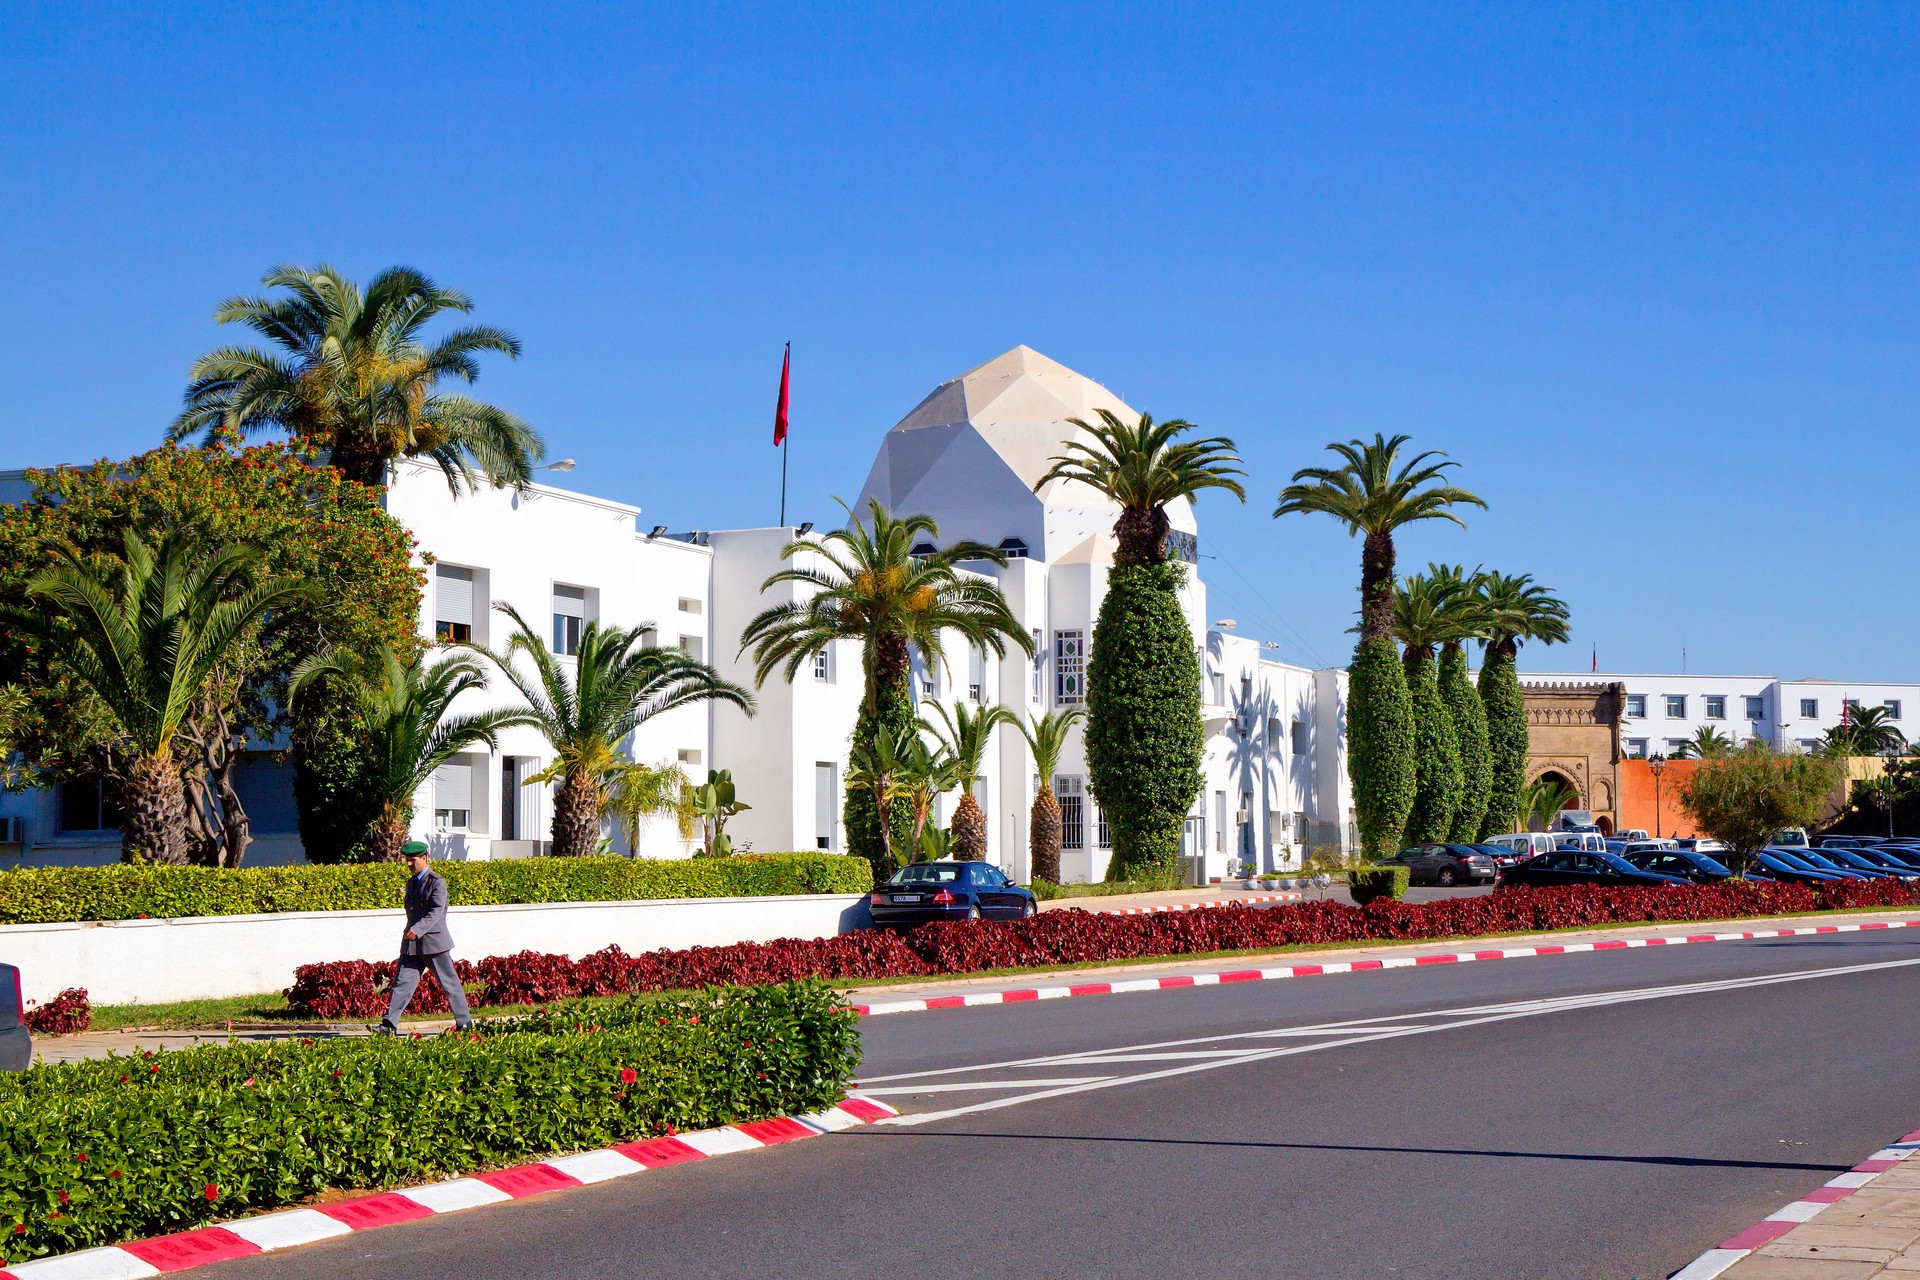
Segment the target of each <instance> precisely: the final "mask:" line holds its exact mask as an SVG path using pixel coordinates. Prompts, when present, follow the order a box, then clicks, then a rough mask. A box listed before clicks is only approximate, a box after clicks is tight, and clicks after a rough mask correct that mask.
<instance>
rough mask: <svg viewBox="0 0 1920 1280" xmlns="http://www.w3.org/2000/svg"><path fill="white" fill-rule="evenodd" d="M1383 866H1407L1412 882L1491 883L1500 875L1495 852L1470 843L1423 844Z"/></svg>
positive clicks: (1388, 860) (1383, 863)
mask: <svg viewBox="0 0 1920 1280" xmlns="http://www.w3.org/2000/svg"><path fill="white" fill-rule="evenodd" d="M1380 865H1381V866H1386V867H1405V868H1407V872H1408V875H1407V879H1408V881H1409V882H1410V883H1412V884H1437V885H1455V884H1492V883H1493V882H1494V880H1495V879H1496V878H1497V877H1498V876H1499V874H1500V867H1499V864H1497V863H1495V862H1494V860H1493V855H1491V854H1489V853H1486V852H1485V851H1483V850H1480V849H1476V848H1474V847H1473V846H1472V845H1470V844H1422V845H1415V846H1414V847H1413V848H1411V849H1402V850H1401V851H1400V852H1399V853H1396V854H1394V855H1393V856H1392V857H1391V858H1382V859H1381V860H1380Z"/></svg>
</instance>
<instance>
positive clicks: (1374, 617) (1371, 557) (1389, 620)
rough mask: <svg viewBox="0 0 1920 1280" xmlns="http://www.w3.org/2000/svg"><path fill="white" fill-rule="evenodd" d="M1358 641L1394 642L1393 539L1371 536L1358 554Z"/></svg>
mask: <svg viewBox="0 0 1920 1280" xmlns="http://www.w3.org/2000/svg"><path fill="white" fill-rule="evenodd" d="M1360 638H1361V639H1362V640H1374V639H1379V640H1392V639H1393V535H1392V534H1391V533H1370V534H1368V535H1367V540H1366V543H1365V545H1364V546H1363V548H1362V549H1361V552H1360Z"/></svg>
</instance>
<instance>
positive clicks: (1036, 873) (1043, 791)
mask: <svg viewBox="0 0 1920 1280" xmlns="http://www.w3.org/2000/svg"><path fill="white" fill-rule="evenodd" d="M1027 858H1028V861H1030V862H1031V863H1032V864H1033V866H1032V867H1031V868H1030V870H1029V875H1030V876H1031V877H1032V878H1033V879H1035V880H1045V881H1046V882H1047V883H1048V884H1059V883H1060V802H1059V801H1058V800H1056V799H1054V798H1053V788H1052V787H1050V786H1048V785H1047V784H1046V783H1044V782H1043V783H1041V784H1040V791H1039V793H1038V794H1037V795H1035V796H1034V797H1033V808H1032V810H1031V811H1029V812H1028V814H1027Z"/></svg>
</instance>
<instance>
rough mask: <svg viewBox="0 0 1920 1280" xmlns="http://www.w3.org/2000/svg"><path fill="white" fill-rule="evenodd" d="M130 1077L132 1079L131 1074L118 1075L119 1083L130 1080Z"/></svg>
mask: <svg viewBox="0 0 1920 1280" xmlns="http://www.w3.org/2000/svg"><path fill="white" fill-rule="evenodd" d="M131 1079H133V1077H132V1076H121V1077H120V1083H121V1084H125V1083H126V1082H127V1081H129V1080H131Z"/></svg>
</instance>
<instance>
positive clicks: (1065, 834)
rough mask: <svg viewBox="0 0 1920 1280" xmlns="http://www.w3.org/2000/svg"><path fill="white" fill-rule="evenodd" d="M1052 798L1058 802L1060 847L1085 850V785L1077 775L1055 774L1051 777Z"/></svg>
mask: <svg viewBox="0 0 1920 1280" xmlns="http://www.w3.org/2000/svg"><path fill="white" fill-rule="evenodd" d="M1053 796H1054V799H1056V800H1058V801H1059V802H1060V847H1061V848H1062V849H1084V848H1086V847H1087V795H1086V784H1085V783H1084V782H1083V781H1082V780H1081V778H1080V775H1079V774H1077V773H1057V774H1055V775H1054V776H1053Z"/></svg>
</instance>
